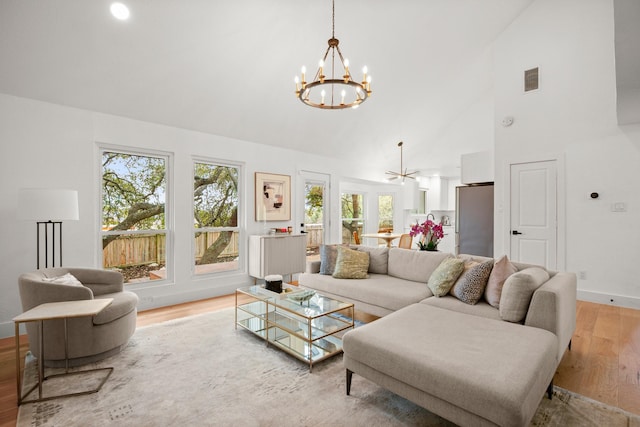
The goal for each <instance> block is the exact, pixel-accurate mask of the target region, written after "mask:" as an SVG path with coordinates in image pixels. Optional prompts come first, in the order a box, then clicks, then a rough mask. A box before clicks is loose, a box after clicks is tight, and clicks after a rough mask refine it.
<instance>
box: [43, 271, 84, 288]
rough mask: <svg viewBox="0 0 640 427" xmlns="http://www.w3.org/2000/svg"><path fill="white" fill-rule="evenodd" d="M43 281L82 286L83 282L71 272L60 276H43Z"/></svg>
mask: <svg viewBox="0 0 640 427" xmlns="http://www.w3.org/2000/svg"><path fill="white" fill-rule="evenodd" d="M42 280H43V281H45V282H49V283H55V284H58V285H72V286H82V283H80V281H79V280H78V279H76V278H75V276H74V275H73V274H71V273H67V274H65V275H64V276H58V277H43V278H42Z"/></svg>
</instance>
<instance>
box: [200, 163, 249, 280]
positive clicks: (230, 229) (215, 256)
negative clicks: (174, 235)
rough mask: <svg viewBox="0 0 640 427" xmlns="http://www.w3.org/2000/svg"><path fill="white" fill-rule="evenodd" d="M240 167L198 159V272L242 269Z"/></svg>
mask: <svg viewBox="0 0 640 427" xmlns="http://www.w3.org/2000/svg"><path fill="white" fill-rule="evenodd" d="M239 176H240V167H239V166H237V165H229V164H221V163H220V162H209V161H196V162H194V168H193V189H194V191H193V218H194V221H193V224H194V228H195V230H194V248H195V250H194V266H195V267H194V268H195V270H194V271H195V274H207V273H217V272H221V271H231V270H238V268H239V263H238V258H239V254H240V248H241V242H240V228H239V227H238V210H239V199H238V179H239Z"/></svg>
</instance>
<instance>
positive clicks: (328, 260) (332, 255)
mask: <svg viewBox="0 0 640 427" xmlns="http://www.w3.org/2000/svg"><path fill="white" fill-rule="evenodd" d="M337 257H338V249H337V247H336V245H320V274H328V275H329V276H330V275H332V274H333V272H334V270H335V269H336V258H337Z"/></svg>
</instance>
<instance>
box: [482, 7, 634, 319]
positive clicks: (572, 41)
mask: <svg viewBox="0 0 640 427" xmlns="http://www.w3.org/2000/svg"><path fill="white" fill-rule="evenodd" d="M613 37H614V20H613V2H612V1H611V0H562V1H555V0H537V1H536V2H535V3H533V4H532V5H531V6H530V7H529V8H528V9H527V10H526V11H525V12H524V13H522V14H521V15H520V16H519V17H518V19H517V20H516V21H515V22H514V23H513V24H512V25H511V26H510V27H509V28H508V29H507V30H506V31H505V32H504V33H503V34H502V35H501V37H500V38H499V39H498V40H497V41H496V43H495V84H494V87H495V90H496V93H495V106H496V107H495V108H496V117H495V126H496V128H495V129H496V132H495V134H496V147H495V150H496V206H495V207H496V209H495V211H496V224H495V225H496V227H495V229H496V232H495V233H496V234H495V253H496V254H502V253H508V249H509V235H508V232H509V218H508V206H507V205H506V204H505V203H507V202H508V197H509V196H508V190H509V187H508V180H509V164H510V163H514V162H523V161H536V160H546V159H558V161H559V164H560V166H561V169H560V172H561V173H562V175H561V176H560V179H559V181H560V183H561V185H562V186H563V188H560V194H561V195H563V196H564V198H563V200H559V205H561V206H564V217H561V218H559V223H560V224H561V228H560V229H559V233H560V236H559V238H560V239H561V240H564V242H565V251H564V253H563V254H560V255H561V257H562V256H564V258H565V259H566V263H565V264H566V265H565V266H564V269H566V270H568V271H574V272H584V274H585V276H586V279H584V280H579V281H578V289H579V298H581V299H587V300H592V301H597V302H605V303H612V304H620V305H627V306H631V307H640V283H639V282H638V279H637V274H636V273H635V271H636V268H635V265H636V264H637V258H638V255H640V222H639V221H638V219H640V216H639V215H638V213H639V210H640V192H639V191H638V188H640V168H639V166H640V126H635V127H634V126H622V127H621V126H618V125H617V119H616V81H615V61H614V39H613ZM533 67H539V73H540V88H539V89H538V90H537V91H533V92H529V93H526V94H525V93H524V92H523V73H524V70H527V69H529V68H533ZM505 116H513V117H514V118H515V121H514V124H513V125H512V126H511V127H507V128H504V127H502V126H501V125H500V122H501V121H502V118H503V117H505ZM591 192H598V193H599V194H600V198H599V199H597V200H592V199H591V198H590V197H589V195H590V193H591ZM614 202H625V203H626V204H627V212H611V210H610V207H611V204H612V203H614ZM562 211H563V210H562V209H561V210H560V212H562ZM563 224H564V225H563ZM561 268H562V266H561ZM611 300H613V301H611Z"/></svg>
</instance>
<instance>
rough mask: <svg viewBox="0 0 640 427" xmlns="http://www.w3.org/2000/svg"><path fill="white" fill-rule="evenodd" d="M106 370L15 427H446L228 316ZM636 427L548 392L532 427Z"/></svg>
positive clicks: (170, 335) (335, 365) (625, 416)
mask: <svg viewBox="0 0 640 427" xmlns="http://www.w3.org/2000/svg"><path fill="white" fill-rule="evenodd" d="M33 365H34V364H30V365H29V366H28V368H27V372H26V374H25V375H26V376H27V377H28V380H29V378H30V380H32V379H33V376H34V372H35V369H34V368H33ZM104 366H113V367H114V368H115V370H114V372H113V374H112V375H111V377H110V378H109V379H108V380H107V382H106V383H105V385H104V387H103V388H102V390H101V391H100V392H98V393H94V394H91V395H85V396H78V397H70V398H61V399H55V400H50V401H46V402H40V403H32V404H26V405H22V406H21V407H20V411H19V415H18V423H17V425H18V426H19V427H26V426H65V427H67V426H97V427H99V426H170V425H171V426H174V425H184V426H187V425H188V426H278V427H280V426H329V425H330V426H367V427H374V426H451V425H452V424H451V423H449V422H448V421H446V420H444V419H442V418H440V417H438V416H436V415H434V414H432V413H430V412H429V411H427V410H425V409H423V408H421V407H419V406H417V405H414V404H413V403H411V402H409V401H407V400H405V399H403V398H401V397H399V396H396V395H394V394H393V393H390V392H388V391H386V390H384V389H382V388H380V387H378V386H377V385H375V384H373V383H371V382H370V381H367V380H366V379H364V378H361V377H358V376H355V377H354V380H353V385H352V393H351V396H346V395H345V372H344V368H343V366H342V355H338V356H335V357H333V358H332V359H328V360H325V361H323V362H321V363H319V364H317V365H315V366H314V368H313V372H311V373H310V372H309V367H308V366H307V365H306V364H304V363H302V362H300V361H298V360H297V359H294V358H292V357H291V356H289V355H287V354H285V353H284V352H282V351H280V350H278V349H276V348H273V347H267V346H266V345H265V342H264V341H262V340H260V339H259V338H257V337H255V336H254V335H252V334H251V333H249V332H247V331H245V330H242V329H240V328H239V329H238V330H236V329H235V328H234V313H233V309H225V310H221V311H218V312H213V313H207V314H202V315H198V316H193V317H188V318H183V319H179V320H174V321H169V322H165V323H161V324H158V325H152V326H148V327H144V328H139V329H138V330H137V331H136V333H135V334H134V336H133V337H132V339H131V341H130V343H129V345H128V346H127V347H126V348H125V349H124V350H123V351H122V352H121V353H120V354H118V355H116V356H113V357H111V358H108V359H106V360H103V361H101V362H99V363H95V364H92V365H87V366H85V367H84V368H89V367H104ZM60 382H61V384H58V385H57V386H62V387H63V388H67V389H69V388H70V387H80V386H82V387H81V388H84V387H86V388H90V387H91V386H92V384H90V382H91V379H87V378H82V380H80V381H79V380H78V378H77V377H67V378H65V379H64V380H61V381H60ZM80 383H82V384H80ZM52 386H55V384H53V383H52ZM54 392H55V391H54ZM639 420H640V417H637V416H634V415H631V414H629V413H626V412H623V411H620V410H618V409H616V408H612V407H609V406H606V405H604V404H601V403H598V402H595V401H593V400H590V399H586V398H584V397H582V396H579V395H576V394H573V393H570V392H568V391H565V390H562V389H559V388H556V389H555V390H554V398H553V400H551V401H550V400H548V399H547V398H544V399H542V402H541V404H540V407H539V408H538V411H537V413H536V416H535V418H534V420H533V421H532V424H531V425H533V426H625V427H627V426H640V421H639Z"/></svg>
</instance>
